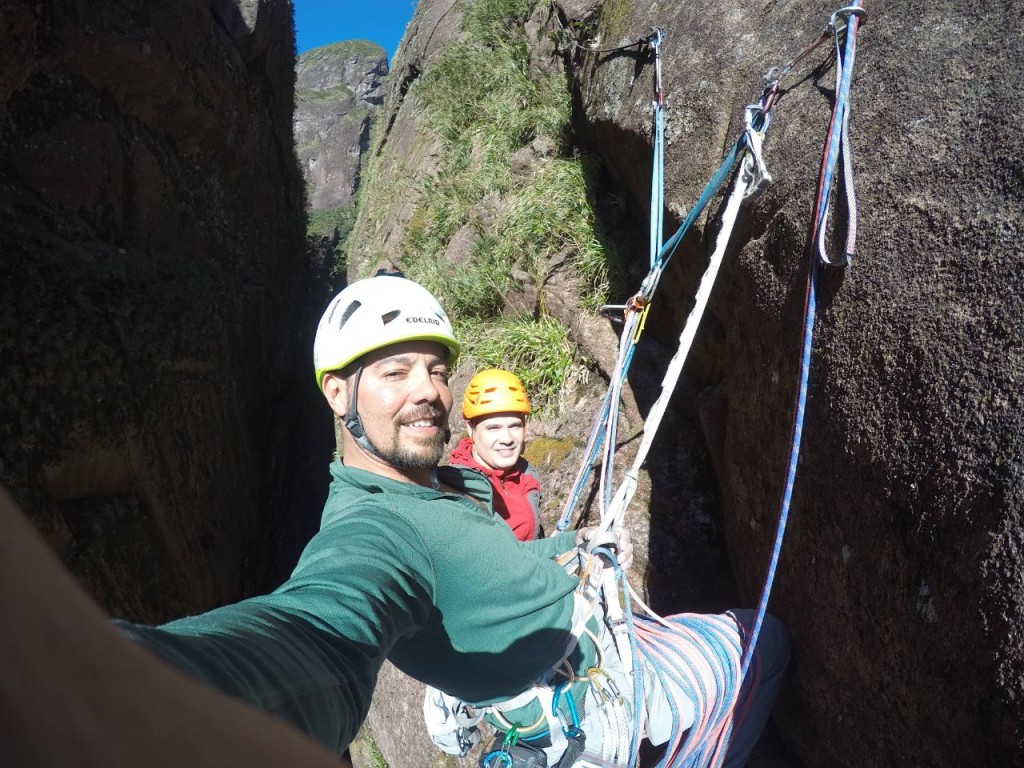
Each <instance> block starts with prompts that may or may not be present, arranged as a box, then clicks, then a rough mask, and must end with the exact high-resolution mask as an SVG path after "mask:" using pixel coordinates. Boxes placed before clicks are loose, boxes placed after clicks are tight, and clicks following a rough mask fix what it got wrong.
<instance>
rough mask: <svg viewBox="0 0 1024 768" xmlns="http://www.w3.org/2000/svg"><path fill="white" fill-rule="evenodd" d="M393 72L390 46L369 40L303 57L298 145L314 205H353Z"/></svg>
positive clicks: (297, 80)
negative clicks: (386, 82)
mask: <svg viewBox="0 0 1024 768" xmlns="http://www.w3.org/2000/svg"><path fill="white" fill-rule="evenodd" d="M387 73H388V61H387V55H386V54H385V53H384V49H383V48H381V47H380V46H378V45H375V44H374V43H369V42H366V41H364V40H350V41H346V42H341V43H334V44H333V45H327V46H324V47H322V48H315V49H313V50H311V51H307V52H306V53H304V54H302V55H301V56H300V57H299V61H298V64H297V65H296V68H295V119H294V126H295V146H296V152H297V153H298V156H299V162H300V163H301V165H302V171H303V176H304V177H305V179H306V190H307V198H308V205H309V207H310V208H311V209H313V210H318V209H324V208H337V207H340V206H348V205H351V204H352V203H353V195H354V194H355V192H356V189H357V188H358V186H359V169H360V165H361V159H362V156H363V153H364V152H365V151H366V148H367V147H368V146H369V142H370V125H371V123H372V121H373V116H374V114H375V113H376V111H377V109H378V107H379V106H380V105H381V103H382V102H383V100H384V78H385V77H386V76H387Z"/></svg>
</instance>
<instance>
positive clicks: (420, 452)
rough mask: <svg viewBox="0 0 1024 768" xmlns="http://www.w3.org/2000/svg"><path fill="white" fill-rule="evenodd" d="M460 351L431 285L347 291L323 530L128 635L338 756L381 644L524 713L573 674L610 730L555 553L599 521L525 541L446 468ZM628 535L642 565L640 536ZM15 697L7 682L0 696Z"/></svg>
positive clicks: (766, 697)
mask: <svg viewBox="0 0 1024 768" xmlns="http://www.w3.org/2000/svg"><path fill="white" fill-rule="evenodd" d="M457 352H458V343H457V342H456V340H455V336H454V333H453V331H452V328H451V324H450V323H449V320H448V317H447V315H446V314H445V312H444V310H443V309H442V308H441V306H440V304H439V303H438V302H437V300H436V299H435V298H434V297H433V296H431V295H430V294H429V293H428V292H427V291H426V290H425V289H423V288H422V287H421V286H419V285H417V284H415V283H412V282H411V281H408V280H405V279H404V278H401V277H397V276H381V277H374V278H369V279H367V280H362V281H359V282H356V283H353V284H352V285H351V286H349V287H348V288H346V289H345V290H344V291H342V292H341V293H340V294H339V295H338V296H337V297H335V299H334V301H332V302H331V304H330V305H329V306H328V308H327V310H326V311H325V313H324V315H323V317H322V319H321V321H320V325H319V327H318V330H317V337H316V342H315V346H314V361H315V366H316V377H317V382H318V384H319V386H320V388H321V391H322V392H323V394H324V396H325V398H326V399H327V402H328V404H329V405H330V407H331V409H332V411H333V412H334V413H335V414H336V415H337V416H338V417H339V418H340V419H341V420H342V422H343V424H344V429H343V432H342V435H343V446H342V447H343V457H342V459H340V460H338V461H335V462H334V463H333V464H332V466H331V475H332V484H331V488H330V494H329V496H328V500H327V503H326V506H325V509H324V513H323V519H322V523H321V527H320V530H319V532H318V533H317V534H316V535H315V536H314V537H313V538H312V540H311V541H310V542H309V544H308V546H307V547H306V549H305V551H304V552H303V554H302V557H301V558H300V560H299V563H298V565H297V566H296V568H295V570H294V572H293V574H292V575H291V577H290V578H289V579H288V581H287V582H285V583H284V584H283V585H282V586H281V587H280V588H279V589H277V590H276V591H275V592H273V593H272V594H270V595H265V596H260V597H256V598H252V599H249V600H245V601H242V602H240V603H237V604H234V605H228V606H223V607H221V608H217V609H214V610H212V611H210V612H208V613H205V614H202V615H199V616H193V617H189V618H184V619H179V620H177V621H174V622H171V623H169V624H165V625H162V626H160V627H145V626H140V625H135V624H128V623H125V622H118V623H117V627H118V628H119V630H120V632H121V634H122V636H126V637H129V638H132V639H134V640H135V641H136V642H137V643H138V644H139V645H141V646H144V647H145V648H147V649H149V650H150V651H151V652H152V653H153V654H155V655H156V656H158V657H160V658H162V659H164V660H165V661H167V662H169V663H170V664H171V665H172V666H173V667H176V668H177V669H179V670H181V671H184V672H185V673H187V674H188V675H189V676H191V677H194V678H198V679H200V680H204V681H206V682H208V683H210V684H212V685H213V687H214V688H216V689H218V690H219V691H221V692H223V693H227V694H229V695H231V696H234V697H237V698H238V699H241V700H242V701H244V702H247V703H249V704H252V705H254V706H256V707H258V708H260V709H262V710H265V711H266V712H269V713H271V714H274V715H276V716H278V717H279V718H281V719H283V720H284V721H286V722H288V723H290V724H292V725H294V726H296V727H297V728H299V729H300V730H301V731H303V732H305V733H307V734H308V735H310V736H312V737H313V738H314V739H316V740H317V741H318V742H320V743H321V744H323V745H325V746H326V747H327V748H328V749H329V750H331V751H333V752H334V753H336V754H341V753H342V752H343V751H344V750H345V748H346V747H347V746H348V744H349V742H350V741H351V739H352V738H353V736H354V735H355V733H356V731H357V730H358V728H359V726H360V725H361V723H362V721H363V719H364V718H365V716H366V712H367V709H368V707H369V703H370V697H371V695H372V693H373V688H374V684H375V682H376V678H377V674H378V671H379V669H380V666H381V664H382V663H383V661H384V659H385V658H387V659H390V660H391V661H392V662H393V663H394V664H395V665H396V666H397V667H399V668H400V669H402V670H403V671H405V672H406V673H408V674H409V675H411V676H413V677H415V678H417V679H419V680H421V681H423V682H425V683H427V684H428V685H430V686H432V687H434V688H436V689H438V690H440V691H444V692H445V693H446V694H448V695H450V696H452V697H456V698H457V699H460V700H462V701H465V702H469V703H470V704H473V705H475V706H485V705H491V704H495V705H498V706H499V707H501V706H502V703H504V702H507V701H508V700H510V699H511V700H513V702H514V703H515V702H518V701H519V700H523V703H524V706H523V707H522V708H520V709H518V710H516V709H511V708H510V706H504V711H503V717H504V718H506V719H507V720H508V721H509V722H522V723H531V722H534V721H533V719H531V718H532V713H530V708H531V707H533V708H534V709H536V707H537V705H536V703H535V702H530V703H527V702H526V700H525V699H524V698H523V697H524V696H525V695H526V694H527V693H528V692H529V691H531V689H533V688H534V686H535V684H536V683H537V682H538V681H545V680H551V678H552V672H553V670H556V669H557V670H570V671H571V672H572V674H573V675H574V676H575V679H576V682H574V686H581V688H582V689H581V690H580V691H579V695H578V697H577V699H578V700H579V701H580V704H581V705H583V706H585V707H586V717H585V718H584V721H583V724H582V725H583V730H584V731H585V732H586V736H587V742H588V744H587V746H588V748H589V747H590V746H591V744H592V743H596V744H598V745H599V744H600V739H601V729H600V727H599V726H598V725H597V723H593V722H591V718H590V715H591V713H592V712H597V711H598V710H599V708H598V707H597V706H593V707H591V706H587V704H586V702H584V701H583V697H584V696H585V692H584V690H583V689H586V687H587V682H586V677H585V673H586V671H587V670H588V669H590V668H591V667H593V666H595V664H596V659H597V657H598V655H599V653H600V650H599V642H600V641H596V640H595V641H593V642H591V641H588V640H587V637H588V636H587V635H585V634H584V635H581V636H580V639H579V641H577V639H576V636H575V635H574V633H573V628H574V619H575V618H578V613H579V610H580V599H579V597H578V592H577V586H578V581H577V579H576V578H575V577H574V576H571V575H569V574H568V573H567V572H566V570H565V569H563V567H562V566H561V565H559V564H558V563H556V562H555V561H554V560H553V559H552V558H553V557H554V556H556V555H559V554H561V553H563V552H565V551H567V550H570V549H572V548H573V547H574V546H576V545H577V544H579V543H582V542H584V541H585V540H586V539H587V537H588V536H589V534H590V532H589V531H588V530H587V529H584V530H582V531H578V532H564V533H560V534H557V535H555V536H552V537H551V538H548V539H540V540H534V541H527V542H520V541H518V540H517V539H516V538H515V537H514V536H513V534H512V532H511V530H510V529H509V528H508V526H507V525H506V524H505V523H504V521H502V519H501V518H500V517H498V516H497V515H496V514H494V513H493V511H492V510H491V505H490V502H491V488H490V484H489V483H488V481H487V480H486V478H483V477H481V476H480V475H478V474H477V473H473V472H471V471H467V470H461V469H458V468H454V467H438V461H439V460H440V458H441V456H442V454H443V451H444V448H445V444H446V442H447V441H448V438H449V432H448V414H449V411H450V409H451V405H452V397H451V393H450V392H449V390H448V375H449V371H450V367H451V365H452V364H453V362H454V359H455V356H456V354H457ZM617 548H618V553H619V556H620V561H621V562H622V564H623V565H627V566H628V562H629V560H630V557H631V545H630V543H629V540H628V536H622V537H621V538H620V539H619V540H618V542H617ZM512 585H514V588H513V586H512ZM2 596H3V595H2V592H0V597H2ZM776 625H777V623H775V622H771V621H766V624H765V627H764V628H763V629H762V635H761V637H762V640H761V642H760V643H759V648H760V647H761V646H763V645H764V644H765V638H769V639H770V640H772V642H773V643H774V644H775V646H776V647H775V649H774V650H772V651H771V652H770V653H768V654H764V653H762V660H764V658H765V656H767V663H764V664H762V670H761V684H760V687H759V688H758V689H757V691H756V694H755V701H754V703H753V704H752V705H751V706H750V707H749V709H748V714H747V716H746V717H745V718H744V721H743V724H742V725H741V726H740V727H739V728H738V729H737V734H736V735H734V737H733V740H732V742H731V748H730V752H729V755H728V757H727V762H726V765H728V766H733V765H737V766H738V765H742V764H743V762H745V760H746V755H747V754H748V753H749V751H750V749H751V748H752V747H753V744H754V741H756V738H757V735H758V734H759V733H760V730H761V728H762V726H763V724H764V722H765V720H766V718H767V716H768V713H769V711H770V708H771V703H772V700H773V699H774V694H775V691H776V689H777V687H778V684H779V683H780V682H781V678H782V673H783V671H784V668H785V663H786V659H787V658H788V645H786V644H785V641H784V635H783V633H782V631H781V630H780V629H778V628H777V626H776ZM83 631H84V632H91V631H92V627H91V625H89V624H85V625H83ZM576 634H579V633H578V632H577V633H576ZM773 638H774V639H773ZM605 651H606V652H607V648H606V649H605ZM644 679H645V681H647V680H648V674H647V671H646V670H645V672H644ZM580 681H583V682H580ZM2 682H3V680H2V678H0V683H2ZM659 692H660V688H659V687H658V686H657V685H655V686H650V687H649V688H648V693H647V694H646V695H645V701H644V704H645V707H646V709H645V713H646V720H647V725H646V729H647V735H648V737H649V738H650V739H651V740H652V741H653V742H655V743H658V742H659V741H664V740H666V739H667V738H668V730H669V728H668V727H667V726H666V725H665V722H664V719H665V717H666V713H667V710H668V707H667V706H665V705H664V701H661V703H660V704H659V702H658V701H657V700H656V699H658V697H659V695H661V698H662V699H663V698H664V696H663V694H659ZM5 695H6V692H5V690H4V689H3V687H2V685H0V703H3V701H4V698H5ZM163 695H164V694H163V692H162V691H157V690H155V691H154V693H153V697H154V698H155V699H159V698H160V697H161V696H163ZM626 695H627V696H628V695H629V694H628V692H627V693H626ZM591 698H593V697H591ZM526 699H529V696H526ZM693 709H694V707H693V706H691V707H689V710H690V711H689V712H687V713H684V716H683V717H679V716H678V714H679V713H678V712H677V717H676V719H675V726H677V727H679V728H682V729H685V728H687V727H689V725H690V723H691V722H693V721H694V717H695V716H696V715H699V714H700V713H695V712H694V711H693ZM524 713H527V714H524ZM527 715H529V716H527ZM669 725H671V723H670V724H669ZM197 728H199V726H197ZM197 732H202V731H201V729H200V730H197ZM551 735H552V737H553V736H554V735H555V734H554V732H553V729H552V734H551ZM552 748H553V747H550V746H549V749H552ZM557 757H558V755H557V754H554V753H552V752H550V751H549V752H548V758H549V759H551V760H555V759H557ZM83 764H87V763H85V762H83ZM499 764H500V763H499Z"/></svg>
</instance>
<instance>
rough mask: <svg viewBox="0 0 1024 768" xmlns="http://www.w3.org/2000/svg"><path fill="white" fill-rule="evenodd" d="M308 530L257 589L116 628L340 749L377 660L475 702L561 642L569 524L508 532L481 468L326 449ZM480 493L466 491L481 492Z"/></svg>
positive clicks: (514, 684)
mask: <svg viewBox="0 0 1024 768" xmlns="http://www.w3.org/2000/svg"><path fill="white" fill-rule="evenodd" d="M331 474H332V475H333V482H332V484H331V489H330V494H329V496H328V499H327V504H326V506H325V508H324V514H323V520H322V521H321V526H320V531H319V532H318V533H317V534H316V535H315V536H314V537H313V538H312V539H311V540H310V542H309V544H308V545H307V547H306V549H305V551H304V552H303V554H302V557H301V558H300V560H299V563H298V565H297V566H296V568H295V571H294V572H293V573H292V575H291V577H290V578H289V579H288V581H286V582H285V583H284V584H283V585H281V587H280V588H278V589H277V590H276V591H275V592H273V593H272V594H270V595H265V596H261V597H256V598H252V599H249V600H245V601H243V602H240V603H237V604H234V605H228V606H224V607H222V608H217V609H214V610H212V611H209V612H208V613H205V614H202V615H200V616H193V617H190V618H186V619H179V620H177V621H174V622H171V623H169V624H165V625H163V626H161V627H142V626H136V625H132V624H126V623H119V626H120V628H121V630H122V632H124V633H125V634H127V635H129V636H131V637H133V638H135V639H136V640H138V641H139V642H141V643H143V644H144V645H146V646H147V647H149V648H150V649H151V650H152V651H153V652H154V653H156V654H157V655H159V656H161V657H163V658H164V659H166V660H167V661H169V662H170V663H172V664H173V665H175V666H177V667H178V668H180V669H182V670H184V671H186V672H188V673H189V674H192V675H194V676H196V677H199V678H202V679H205V680H207V681H209V682H210V683H212V684H213V685H214V686H215V687H217V688H219V689H221V690H223V691H225V692H227V693H231V694H234V695H236V696H238V697H240V698H242V699H244V700H246V701H248V702H250V703H252V704H254V705H256V706H258V707H261V708H263V709H265V710H268V711H270V712H272V713H275V714H277V715H279V716H280V717H282V718H284V719H286V720H288V721H290V722H292V723H294V724H295V725H297V726H298V727H299V728H301V729H302V730H304V731H306V732H307V733H309V734H310V735H311V736H313V737H314V738H316V739H317V740H318V741H320V742H321V743H323V744H325V745H326V746H328V747H330V748H331V749H334V750H335V751H336V752H338V753H340V752H342V751H343V750H344V749H345V747H346V746H347V745H348V743H349V742H350V741H351V739H352V737H353V736H354V735H355V733H356V731H357V730H358V728H359V726H360V724H361V723H362V721H363V719H364V718H365V716H366V712H367V709H368V707H369V703H370V697H371V695H372V693H373V688H374V685H375V683H376V678H377V672H378V670H379V668H380V665H381V664H382V663H383V660H384V658H388V659H390V660H391V661H392V662H393V663H394V664H395V665H396V666H397V667H399V668H400V669H402V670H403V671H405V672H406V673H407V674H409V675H411V676H412V677H415V678H417V679H419V680H422V681H423V682H426V683H428V684H430V685H433V686H435V687H436V688H439V689H441V690H443V691H445V692H447V693H450V694H452V695H455V696H458V697H459V698H461V699H463V700H465V701H468V702H470V703H476V704H486V703H491V702H494V701H500V700H503V699H507V698H509V697H511V696H514V695H516V694H518V693H521V692H522V691H524V690H526V689H527V688H528V687H529V686H530V684H531V683H533V682H534V681H535V680H537V679H538V678H539V677H541V676H542V675H543V674H544V673H545V672H546V671H547V670H548V669H550V668H551V667H552V665H554V664H555V663H556V662H557V661H558V660H559V659H560V658H561V657H562V656H563V655H564V653H565V649H566V645H567V644H568V642H569V639H570V638H569V629H570V623H571V617H572V606H573V599H572V592H573V590H574V589H575V587H576V579H575V578H573V577H571V576H569V575H568V574H566V573H565V572H564V571H563V569H562V568H560V567H559V566H558V565H557V564H556V563H555V562H553V560H552V559H551V558H552V557H553V556H554V555H557V554H560V553H562V552H564V551H567V550H569V549H571V548H572V546H573V534H572V532H566V533H562V534H558V535H556V536H552V537H551V538H547V539H538V540H535V541H527V542H521V541H518V540H517V539H516V538H515V536H513V534H512V531H511V529H509V527H508V526H507V525H506V524H505V522H504V521H503V520H502V519H501V518H500V517H498V516H497V515H496V514H494V513H493V512H492V511H491V508H490V501H491V487H490V483H489V482H488V481H487V479H486V478H484V477H483V476H481V475H480V474H479V473H476V472H472V471H469V470H463V469H459V468H456V467H441V468H439V470H438V477H439V479H440V480H441V482H442V483H444V484H445V485H447V486H450V487H453V488H457V489H459V490H461V491H463V492H464V493H466V494H468V495H470V496H472V497H474V498H475V499H477V501H471V500H470V499H468V498H465V497H463V496H460V495H456V494H449V493H443V492H441V491H437V490H434V489H431V488H424V487H422V486H418V485H411V484H408V483H401V482H397V481H394V480H390V479H387V478H384V477H380V476H378V475H375V474H372V473H369V472H365V471H362V470H358V469H353V468H350V467H346V466H344V465H342V464H341V463H340V462H335V463H334V464H333V465H332V466H331ZM478 502H479V503H478Z"/></svg>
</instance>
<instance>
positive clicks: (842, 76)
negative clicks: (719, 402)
mask: <svg viewBox="0 0 1024 768" xmlns="http://www.w3.org/2000/svg"><path fill="white" fill-rule="evenodd" d="M860 3H861V0H855V2H854V3H853V4H852V5H850V6H848V7H846V8H843V9H840V10H839V11H837V12H836V13H834V14H832V17H831V20H830V22H829V28H830V29H831V31H832V34H833V35H834V36H835V39H836V49H837V50H839V49H840V48H842V49H843V50H844V54H843V55H842V56H838V57H837V59H836V69H837V73H836V81H837V83H839V84H840V86H839V87H837V89H836V94H835V103H834V104H833V108H832V125H831V127H830V130H829V133H828V137H827V139H826V142H825V150H824V152H823V159H822V169H821V174H820V177H819V181H818V194H817V199H816V201H815V216H814V225H813V230H812V234H811V242H812V243H817V242H819V236H820V235H821V232H822V230H823V228H824V227H825V225H826V216H827V211H828V201H829V193H830V190H831V187H832V183H833V177H834V175H835V168H836V160H837V155H838V153H839V146H840V144H841V143H843V142H842V140H841V138H840V132H841V131H843V130H844V129H843V126H844V125H845V124H846V123H847V122H848V119H849V90H850V80H851V78H852V76H853V61H854V51H855V49H856V34H857V27H858V24H859V21H860V17H861V15H862V14H863V9H862V8H861V6H860ZM843 16H845V17H846V19H847V21H846V24H845V25H843V26H840V25H839V24H838V21H837V20H838V19H840V18H841V17H843ZM841 38H845V39H843V40H841ZM854 210H856V209H855V208H854ZM847 258H848V259H849V258H852V249H848V250H847ZM825 263H830V262H828V261H827V260H826V261H825ZM847 263H848V261H847ZM817 284H818V260H817V259H815V258H814V257H813V255H812V257H811V259H810V265H809V267H808V273H807V288H806V294H805V301H804V323H803V340H802V345H801V354H800V380H799V385H798V388H797V396H796V409H795V412H794V417H793V430H792V437H791V440H790V450H789V464H788V466H787V469H786V484H785V486H784V488H783V491H782V501H781V504H780V510H779V521H778V524H777V525H776V529H775V540H774V542H773V544H772V553H771V560H770V561H769V564H768V569H767V573H766V576H765V581H764V586H763V587H762V589H761V598H760V600H759V601H758V605H757V614H756V617H755V620H754V626H753V628H752V630H751V633H750V639H749V641H748V644H747V648H746V651H745V652H744V654H743V668H742V673H743V677H744V678H745V677H746V674H747V669H748V668H749V666H750V662H751V658H752V657H753V654H754V648H755V646H756V645H757V639H758V637H759V636H760V632H761V624H762V623H763V621H764V615H765V613H766V611H767V607H768V599H769V597H770V596H771V590H772V586H773V584H774V582H775V572H776V569H777V567H778V563H779V555H780V553H781V551H782V539H783V537H784V535H785V531H786V524H787V522H788V520H789V508H790V502H791V501H792V499H793V486H794V485H795V483H796V471H797V465H798V464H799V460H800V444H801V440H802V437H803V429H804V414H805V412H806V408H807V386H808V380H809V378H810V368H811V344H812V340H813V337H814V319H815V313H816V309H817Z"/></svg>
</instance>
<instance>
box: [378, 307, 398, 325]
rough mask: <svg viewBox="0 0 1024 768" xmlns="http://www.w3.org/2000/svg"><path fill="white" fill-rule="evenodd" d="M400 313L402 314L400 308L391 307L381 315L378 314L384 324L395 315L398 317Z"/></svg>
mask: <svg viewBox="0 0 1024 768" xmlns="http://www.w3.org/2000/svg"><path fill="white" fill-rule="evenodd" d="M400 314H402V310H400V309H393V310H391V311H390V312H385V313H384V314H383V315H381V316H380V321H381V322H382V323H383V324H384V325H387V324H388V323H390V322H391V321H392V320H394V319H395V318H396V317H398V316H399V315H400Z"/></svg>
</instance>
